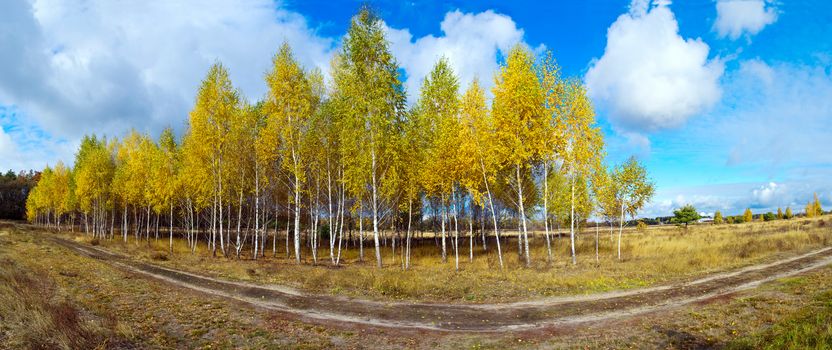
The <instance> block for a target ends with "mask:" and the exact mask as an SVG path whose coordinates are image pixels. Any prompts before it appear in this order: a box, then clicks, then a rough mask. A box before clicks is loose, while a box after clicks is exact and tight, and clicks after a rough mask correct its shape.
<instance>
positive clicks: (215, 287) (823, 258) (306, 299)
mask: <svg viewBox="0 0 832 350" xmlns="http://www.w3.org/2000/svg"><path fill="white" fill-rule="evenodd" d="M46 237H47V238H48V239H49V240H50V241H52V242H54V243H56V244H58V245H60V246H63V247H66V248H68V249H70V250H71V251H74V252H77V253H79V254H83V255H85V256H88V257H91V258H95V259H99V260H102V261H105V262H107V263H110V264H113V265H115V266H118V267H120V268H122V269H124V270H128V271H132V272H135V273H138V274H142V275H145V276H147V277H149V278H153V279H157V280H161V281H165V282H168V283H170V284H173V285H177V286H180V287H183V288H190V289H193V290H196V291H200V292H204V293H208V294H212V295H217V296H222V297H226V298H231V299H235V300H239V301H243V302H246V303H250V304H253V305H255V306H257V307H262V308H266V309H271V310H277V311H281V312H287V313H291V314H295V315H297V316H298V317H299V318H301V319H308V320H311V321H318V322H324V323H333V322H334V323H338V322H350V323H355V324H359V325H370V326H377V327H385V328H396V329H413V330H430V331H441V332H504V331H527V330H535V329H542V328H552V327H559V326H574V325H577V324H580V323H584V322H596V321H613V320H617V319H624V318H628V317H632V316H637V315H641V314H646V313H652V312H657V311H663V310H669V309H673V308H677V307H680V306H684V305H688V304H691V303H699V302H707V301H708V300H711V299H715V298H719V297H723V296H726V295H730V294H733V293H736V292H739V291H742V290H746V289H750V288H754V287H756V286H758V285H760V284H762V283H765V282H768V281H772V280H775V279H779V278H783V277H788V276H792V275H796V274H800V273H803V272H806V271H810V270H813V269H817V268H820V267H823V266H825V265H828V264H830V263H832V247H827V248H823V249H820V250H816V251H813V252H810V253H807V254H803V255H800V256H796V257H792V258H788V259H784V260H779V261H775V262H771V263H767V264H761V265H755V266H750V267H746V268H743V269H739V270H735V271H731V272H725V273H719V274H714V275H710V276H707V277H704V278H701V279H698V280H694V281H690V282H686V283H678V284H671V285H664V286H657V287H651V288H644V289H637V290H627V291H619V292H610V293H602V294H593V295H586V296H575V297H556V298H547V299H543V300H536V301H530V302H517V303H506V304H481V305H459V304H424V303H405V302H379V301H370V300H361V299H352V298H346V297H338V296H329V295H315V294H308V293H304V292H301V291H298V290H295V289H292V288H288V287H281V286H272V285H255V284H250V283H242V282H233V281H225V280H219V279H214V278H210V277H205V276H199V275H195V274H191V273H187V272H183V271H178V270H172V269H168V268H163V267H159V266H155V265H152V264H147V263H142V262H138V261H135V260H132V259H130V258H128V257H125V256H122V255H120V254H115V253H112V252H109V251H107V250H105V249H102V248H99V247H94V246H88V245H84V244H80V243H77V242H74V241H69V240H65V239H63V238H60V237H58V236H55V235H48V236H46Z"/></svg>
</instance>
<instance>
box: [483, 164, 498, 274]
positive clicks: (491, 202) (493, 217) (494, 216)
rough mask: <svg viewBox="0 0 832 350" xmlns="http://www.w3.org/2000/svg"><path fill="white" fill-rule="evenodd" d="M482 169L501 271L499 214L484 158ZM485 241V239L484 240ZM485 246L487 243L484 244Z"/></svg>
mask: <svg viewBox="0 0 832 350" xmlns="http://www.w3.org/2000/svg"><path fill="white" fill-rule="evenodd" d="M480 169H482V179H483V182H484V183H485V191H486V192H487V193H488V206H489V208H490V209H491V220H492V221H493V223H494V237H496V241H497V257H498V258H499V260H500V270H502V269H503V268H504V266H503V249H502V247H500V230H499V227H498V226H497V212H496V211H495V210H494V199H493V198H492V196H491V188H490V187H489V186H488V176H486V174H485V163H483V160H482V158H480ZM483 240H485V238H483ZM483 246H485V243H484V242H483Z"/></svg>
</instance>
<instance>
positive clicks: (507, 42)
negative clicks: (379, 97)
mask: <svg viewBox="0 0 832 350" xmlns="http://www.w3.org/2000/svg"><path fill="white" fill-rule="evenodd" d="M440 28H441V29H442V33H443V34H444V35H442V36H439V37H435V36H433V35H427V36H423V37H421V38H417V39H415V40H414V38H413V35H412V34H411V33H410V31H409V30H407V29H394V28H389V27H388V28H387V33H388V40H390V49H391V51H392V52H393V55H394V56H396V59H398V62H399V64H400V65H401V67H402V68H404V70H405V71H406V72H407V82H406V87H407V92H408V97H409V100H410V101H411V102H413V101H415V99H416V97H417V96H418V95H419V87H420V86H421V84H422V79H424V77H425V76H426V75H427V74H428V73H429V72H430V70H431V69H432V68H433V65H434V64H435V63H436V61H438V60H439V58H441V57H443V56H444V57H446V58H447V59H448V61H449V63H450V64H451V66H452V67H453V68H454V72H455V73H456V74H457V75H458V76H459V78H460V89H463V90H464V89H465V88H466V86H467V85H468V83H470V82H471V80H473V79H474V78H478V79H479V81H480V83H482V86H484V87H485V88H486V89H488V88H489V87H491V86H492V85H493V80H494V79H493V78H494V77H493V75H494V72H495V71H496V70H497V67H498V66H497V55H498V53H507V52H508V50H509V49H511V47H512V46H514V45H515V44H517V43H520V42H522V40H523V30H522V29H520V28H518V27H517V24H516V23H514V21H513V20H512V19H511V17H508V16H506V15H502V14H499V13H495V12H493V11H490V10H489V11H485V12H481V13H477V14H473V13H462V12H460V11H459V10H456V11H452V12H448V13H447V14H445V18H444V20H442V23H441V24H440Z"/></svg>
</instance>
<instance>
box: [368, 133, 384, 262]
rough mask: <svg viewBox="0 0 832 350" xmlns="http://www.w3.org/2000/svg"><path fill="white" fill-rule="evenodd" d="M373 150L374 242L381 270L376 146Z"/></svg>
mask: <svg viewBox="0 0 832 350" xmlns="http://www.w3.org/2000/svg"><path fill="white" fill-rule="evenodd" d="M370 147H371V148H372V150H371V153H372V166H373V168H372V181H373V183H372V185H373V241H374V243H375V245H376V265H377V266H378V267H379V268H381V267H382V262H381V247H380V246H379V242H378V238H379V237H378V236H379V232H378V184H377V183H376V150H375V146H374V145H373V146H370Z"/></svg>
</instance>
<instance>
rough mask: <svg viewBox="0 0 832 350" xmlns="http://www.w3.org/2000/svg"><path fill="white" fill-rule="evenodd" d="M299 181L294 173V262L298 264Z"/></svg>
mask: <svg viewBox="0 0 832 350" xmlns="http://www.w3.org/2000/svg"><path fill="white" fill-rule="evenodd" d="M299 181H300V179H299V177H298V175H297V173H295V237H294V238H295V240H294V242H295V262H296V263H298V264H300V182H299Z"/></svg>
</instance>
